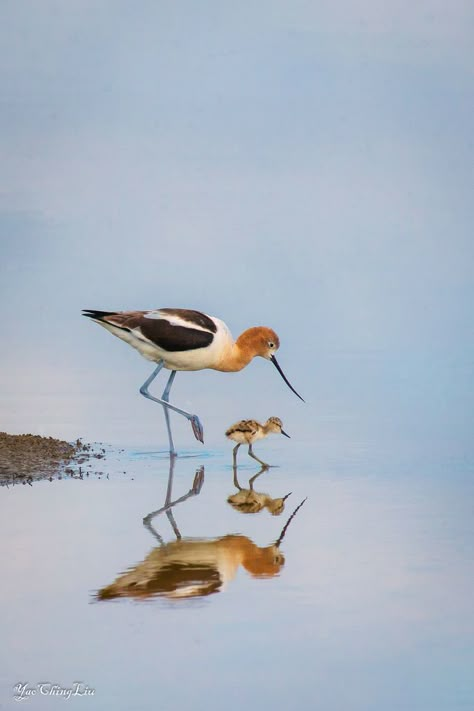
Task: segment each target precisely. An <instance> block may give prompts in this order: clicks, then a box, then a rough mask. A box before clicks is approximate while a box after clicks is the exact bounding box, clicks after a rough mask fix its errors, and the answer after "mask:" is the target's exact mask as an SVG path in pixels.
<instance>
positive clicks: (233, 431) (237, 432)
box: [225, 417, 290, 467]
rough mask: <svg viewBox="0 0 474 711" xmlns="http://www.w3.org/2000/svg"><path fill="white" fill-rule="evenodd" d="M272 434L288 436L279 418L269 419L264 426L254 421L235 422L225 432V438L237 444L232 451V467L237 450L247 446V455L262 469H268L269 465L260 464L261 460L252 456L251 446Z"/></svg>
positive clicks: (235, 459)
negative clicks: (242, 445) (243, 445)
mask: <svg viewBox="0 0 474 711" xmlns="http://www.w3.org/2000/svg"><path fill="white" fill-rule="evenodd" d="M272 432H275V433H277V434H282V435H285V437H289V436H290V435H289V434H287V433H286V432H284V430H283V423H282V421H281V420H280V418H279V417H270V418H269V419H268V420H267V421H266V422H265V424H264V425H261V424H260V423H259V422H257V421H256V420H240V422H236V423H235V425H231V426H230V427H229V429H228V430H227V431H226V433H225V436H226V437H227V438H228V439H232V440H234V442H237V443H238V444H237V446H235V447H234V449H233V457H234V466H235V465H236V463H237V450H238V449H239V447H240V445H241V444H248V446H249V455H250V456H251V457H253V459H256V460H257V462H260V464H261V465H262V466H263V467H269V466H270V465H269V464H265V462H262V460H261V459H259V458H258V457H257V456H256V455H255V454H254V452H253V449H252V444H253V443H254V442H256V441H257V440H258V439H263V438H264V437H267V435H269V434H270V433H272Z"/></svg>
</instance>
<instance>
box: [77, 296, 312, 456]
mask: <svg viewBox="0 0 474 711" xmlns="http://www.w3.org/2000/svg"><path fill="white" fill-rule="evenodd" d="M84 316H88V317H89V318H91V319H93V320H94V321H96V323H99V324H100V325H101V326H103V327H104V328H106V329H107V330H108V331H110V332H111V333H113V334H114V336H118V338H121V339H122V340H123V341H126V343H128V344H129V345H131V346H133V347H134V348H136V349H137V350H138V351H139V352H140V353H141V355H142V356H144V357H145V358H147V359H148V360H151V361H154V362H155V363H158V365H157V367H156V368H155V370H154V371H153V373H152V374H151V375H150V377H149V378H148V379H147V380H146V381H145V382H144V383H143V385H142V387H141V388H140V392H141V394H142V395H144V396H145V397H147V398H148V399H149V400H154V402H158V403H160V404H161V405H163V408H164V412H165V418H166V425H167V429H168V439H169V445H170V453H171V454H176V451H175V448H174V444H173V438H172V435H171V428H170V423H169V413H168V410H173V411H174V412H177V413H179V414H180V415H183V416H184V417H186V418H187V419H188V420H189V421H190V422H191V425H192V428H193V431H194V435H195V437H196V439H198V440H200V441H201V442H203V441H204V440H203V428H202V424H201V422H200V420H199V418H198V416H197V415H192V414H190V413H189V412H186V411H185V410H181V409H180V408H178V407H175V405H171V404H170V403H169V393H170V390H171V386H172V384H173V380H174V377H175V375H176V371H177V370H203V369H206V368H210V369H212V370H221V371H224V372H232V371H238V370H242V368H245V366H247V365H248V364H249V363H250V361H251V360H252V359H253V358H255V357H256V356H261V357H262V358H266V359H268V360H271V361H272V363H273V365H274V366H275V367H276V369H277V370H278V372H279V373H280V375H281V376H282V378H283V380H284V381H285V383H286V384H287V385H288V386H289V387H290V388H291V390H293V392H294V393H295V394H296V395H298V393H297V392H296V390H295V389H294V388H293V387H292V385H290V383H289V381H288V380H287V378H286V376H285V375H284V373H283V371H282V369H281V368H280V366H279V364H278V361H277V359H276V357H275V353H276V351H277V350H278V348H279V346H280V340H279V338H278V336H277V334H276V333H275V331H273V330H272V329H271V328H267V327H266V326H256V327H253V328H249V329H247V330H246V331H244V332H243V333H242V334H241V335H240V336H239V337H238V338H237V340H236V341H234V339H233V338H232V335H231V333H230V331H229V329H228V328H227V326H226V324H225V323H224V322H223V321H221V320H220V319H218V318H215V317H214V316H207V315H206V314H203V313H201V312H200V311H193V310H190V309H156V310H154V311H121V312H114V311H95V310H93V309H87V310H84ZM162 368H167V369H168V370H171V371H172V372H171V375H170V377H169V379H168V382H167V384H166V387H165V389H164V391H163V394H162V396H161V398H156V397H153V395H150V393H149V392H148V386H149V385H150V383H151V382H152V381H153V380H154V378H155V377H156V376H157V375H158V373H159V372H160V370H161V369H162ZM298 397H299V398H300V399H301V400H302V399H303V398H301V396H300V395H298Z"/></svg>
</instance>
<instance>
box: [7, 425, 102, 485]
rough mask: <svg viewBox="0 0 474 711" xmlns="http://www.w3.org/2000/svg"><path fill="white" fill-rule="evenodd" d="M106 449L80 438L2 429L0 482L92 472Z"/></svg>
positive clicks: (20, 482)
mask: <svg viewBox="0 0 474 711" xmlns="http://www.w3.org/2000/svg"><path fill="white" fill-rule="evenodd" d="M104 457H105V449H104V448H103V447H101V446H100V445H92V444H88V443H86V442H83V441H82V440H81V439H77V440H76V441H75V442H65V441H64V440H60V439H55V438H54V437H41V436H40V435H33V434H20V435H12V434H8V433H7V432H0V486H13V485H15V484H29V485H30V486H31V485H32V484H33V482H35V481H40V480H42V479H49V480H50V481H52V480H53V479H60V478H62V477H63V476H64V477H70V478H79V479H82V478H83V477H84V476H89V474H90V473H91V470H92V466H93V464H94V463H95V464H97V460H100V459H104Z"/></svg>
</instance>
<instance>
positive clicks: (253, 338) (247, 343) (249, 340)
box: [216, 328, 260, 373]
mask: <svg viewBox="0 0 474 711" xmlns="http://www.w3.org/2000/svg"><path fill="white" fill-rule="evenodd" d="M258 330H259V329H257V328H248V329H247V330H246V331H244V332H243V333H241V334H240V336H239V337H238V339H237V340H236V341H235V343H234V344H233V345H232V346H231V347H230V349H229V350H228V351H227V353H225V354H224V356H223V357H222V358H221V360H220V362H219V364H218V367H217V368H216V370H221V371H224V372H227V373H230V372H237V371H238V370H242V368H245V366H246V365H248V364H249V363H250V361H251V360H252V358H255V356H257V355H260V354H259V350H260V347H259V344H258V343H257V331H258Z"/></svg>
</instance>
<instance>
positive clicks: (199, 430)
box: [190, 415, 204, 444]
mask: <svg viewBox="0 0 474 711" xmlns="http://www.w3.org/2000/svg"><path fill="white" fill-rule="evenodd" d="M190 422H191V427H192V428H193V432H194V436H195V437H196V439H197V440H199V441H200V442H202V443H203V444H204V429H203V426H202V425H201V420H200V419H199V417H198V416H197V415H191V418H190Z"/></svg>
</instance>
